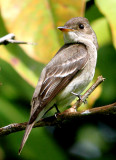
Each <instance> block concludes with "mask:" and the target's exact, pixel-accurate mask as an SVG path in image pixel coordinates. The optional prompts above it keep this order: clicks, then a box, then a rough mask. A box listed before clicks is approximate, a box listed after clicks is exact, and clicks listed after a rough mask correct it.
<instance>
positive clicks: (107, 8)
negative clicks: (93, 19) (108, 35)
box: [95, 0, 116, 48]
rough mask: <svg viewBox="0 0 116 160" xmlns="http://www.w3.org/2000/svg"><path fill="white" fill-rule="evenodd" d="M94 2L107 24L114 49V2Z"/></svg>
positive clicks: (115, 25)
mask: <svg viewBox="0 0 116 160" xmlns="http://www.w3.org/2000/svg"><path fill="white" fill-rule="evenodd" d="M95 2H96V5H97V7H98V8H99V10H100V11H101V13H102V14H103V15H104V16H105V17H106V18H107V20H108V22H109V25H110V27H111V32H112V38H113V44H114V46H115V48H116V0H102V1H101V0H95Z"/></svg>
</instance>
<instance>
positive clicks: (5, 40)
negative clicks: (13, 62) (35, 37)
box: [0, 33, 36, 45]
mask: <svg viewBox="0 0 116 160" xmlns="http://www.w3.org/2000/svg"><path fill="white" fill-rule="evenodd" d="M9 43H13V44H31V45H35V44H36V43H33V42H24V41H17V40H15V35H14V34H13V33H9V34H7V35H5V36H4V37H1V38H0V45H7V44H9Z"/></svg>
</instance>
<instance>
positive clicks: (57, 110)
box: [53, 104, 60, 118]
mask: <svg viewBox="0 0 116 160" xmlns="http://www.w3.org/2000/svg"><path fill="white" fill-rule="evenodd" d="M53 107H55V108H56V113H55V117H56V118H57V115H58V114H59V113H60V111H59V109H58V107H57V104H54V105H53Z"/></svg>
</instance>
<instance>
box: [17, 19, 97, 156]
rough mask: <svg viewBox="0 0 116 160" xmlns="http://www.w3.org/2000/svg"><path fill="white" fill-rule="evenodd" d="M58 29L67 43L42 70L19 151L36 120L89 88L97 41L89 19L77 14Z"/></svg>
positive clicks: (69, 101)
mask: <svg viewBox="0 0 116 160" xmlns="http://www.w3.org/2000/svg"><path fill="white" fill-rule="evenodd" d="M58 29H59V30H60V31H62V32H63V37H64V45H63V46H62V47H61V48H60V49H59V50H58V52H57V53H56V54H55V56H54V57H53V58H52V59H51V61H50V62H49V63H48V64H47V65H46V66H45V67H44V68H43V70H42V72H41V75H40V78H39V80H38V83H37V86H36V88H35V91H34V94H33V96H32V101H31V111H30V118H29V121H28V123H27V127H26V129H25V133H24V136H23V139H22V142H21V145H20V149H19V154H20V153H21V151H22V149H23V147H24V144H25V142H26V141H27V138H28V136H29V134H30V132H31V130H32V127H33V126H34V124H35V122H37V121H39V120H40V119H41V118H42V117H43V116H44V115H45V113H46V112H47V111H48V110H49V109H50V108H51V107H53V106H56V107H58V108H59V107H63V108H64V109H65V107H66V106H68V105H69V104H70V103H71V102H72V101H73V100H74V99H75V94H76V95H80V94H81V93H82V92H83V91H84V90H85V89H86V87H87V86H88V84H89V83H90V82H91V81H92V79H93V77H94V74H95V68H96V63H97V50H98V42H97V37H96V34H95V32H94V31H93V29H92V27H91V26H90V24H89V21H88V19H87V18H84V17H74V18H71V19H70V20H68V21H67V22H66V23H65V24H64V26H62V27H58ZM72 93H73V94H72ZM74 93H75V94H74Z"/></svg>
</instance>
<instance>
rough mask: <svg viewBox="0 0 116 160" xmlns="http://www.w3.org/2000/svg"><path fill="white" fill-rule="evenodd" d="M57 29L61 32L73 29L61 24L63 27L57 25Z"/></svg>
mask: <svg viewBox="0 0 116 160" xmlns="http://www.w3.org/2000/svg"><path fill="white" fill-rule="evenodd" d="M58 29H59V30H61V31H62V32H70V31H73V29H71V28H67V27H65V26H63V27H58Z"/></svg>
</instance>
